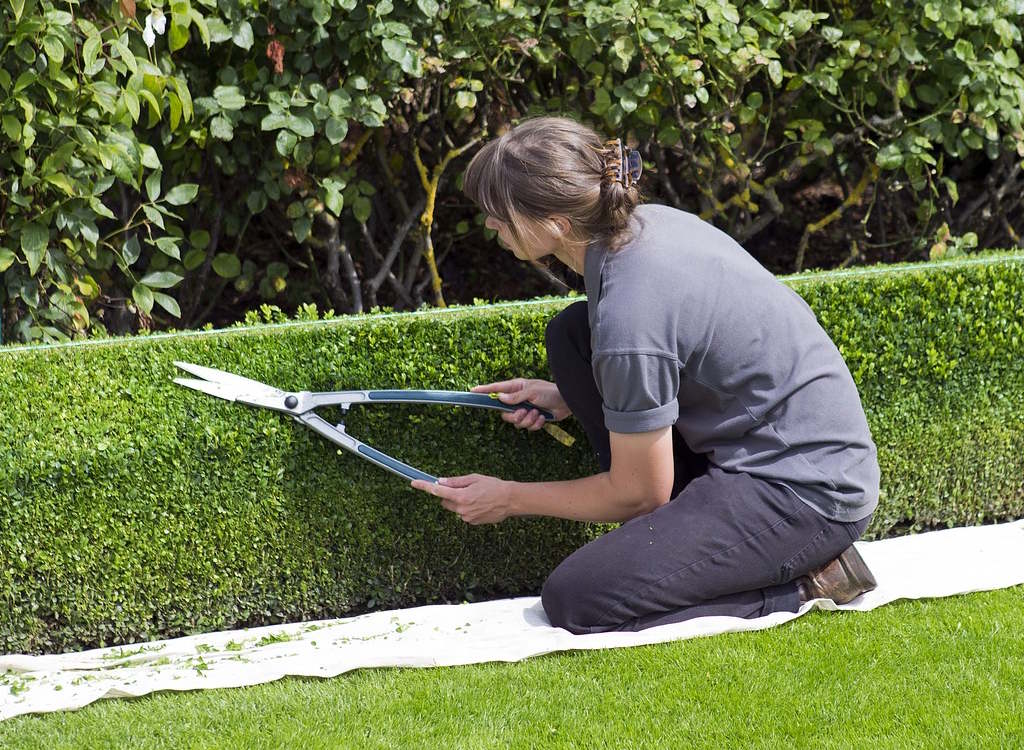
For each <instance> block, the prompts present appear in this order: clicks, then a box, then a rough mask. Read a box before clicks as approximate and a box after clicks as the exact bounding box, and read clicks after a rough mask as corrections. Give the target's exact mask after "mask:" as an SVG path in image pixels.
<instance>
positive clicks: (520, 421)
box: [470, 378, 572, 430]
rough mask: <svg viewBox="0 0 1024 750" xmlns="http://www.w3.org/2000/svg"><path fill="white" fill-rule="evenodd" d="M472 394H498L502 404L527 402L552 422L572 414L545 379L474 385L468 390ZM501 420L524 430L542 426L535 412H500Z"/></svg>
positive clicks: (522, 410) (541, 417)
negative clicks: (547, 414)
mask: <svg viewBox="0 0 1024 750" xmlns="http://www.w3.org/2000/svg"><path fill="white" fill-rule="evenodd" d="M470 390H471V391H472V392H473V393H497V394H498V399H499V400H500V401H501V402H502V403H503V404H518V403H521V402H523V401H529V402H530V403H531V404H533V405H534V406H539V407H540V408H542V409H547V410H548V411H549V412H551V414H552V415H553V416H554V420H553V421H556V422H557V421H558V420H560V419H565V418H566V417H568V416H569V415H570V414H572V412H571V411H570V410H569V407H568V406H566V403H565V400H564V399H563V398H562V394H561V393H559V391H558V386H557V385H555V384H554V383H551V382H548V381H547V380H537V379H530V378H514V379H512V380H503V381H501V382H500V383H488V384H487V385H477V386H474V387H473V388H471V389H470ZM501 418H502V419H504V420H505V421H506V422H511V423H512V424H514V425H515V426H516V427H519V428H521V429H527V430H539V429H540V428H542V427H543V426H544V423H545V422H546V421H548V420H545V419H544V417H543V415H542V414H541V413H540V412H539V411H537V410H536V409H527V408H525V407H524V408H522V409H516V410H515V411H509V412H502V414H501Z"/></svg>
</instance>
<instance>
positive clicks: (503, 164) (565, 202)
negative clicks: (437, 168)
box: [463, 117, 641, 249]
mask: <svg viewBox="0 0 1024 750" xmlns="http://www.w3.org/2000/svg"><path fill="white" fill-rule="evenodd" d="M620 161H621V152H619V151H618V148H613V147H610V146H609V145H608V144H606V143H605V142H604V141H602V139H601V137H600V136H599V135H598V134H597V133H596V132H594V131H593V130H591V129H590V128H588V127H586V126H585V125H581V124H580V123H578V122H576V121H574V120H570V119H568V118H565V117H536V118H532V119H529V120H525V121H524V122H522V123H521V124H519V125H517V126H516V127H514V128H512V129H511V130H509V131H508V132H507V133H505V134H504V135H502V136H500V137H498V138H495V139H494V140H492V141H490V142H488V143H487V144H486V145H485V146H484V147H483V148H482V149H480V151H478V152H477V153H476V155H475V156H474V157H473V159H472V161H470V163H469V166H468V167H467V168H466V174H465V178H464V180H463V190H464V192H465V193H466V195H467V196H469V198H470V199H471V200H472V201H473V202H474V203H476V204H477V206H479V207H480V209H481V210H482V211H483V212H484V213H486V214H488V215H489V216H493V217H494V218H496V219H498V220H499V221H502V222H505V223H506V224H508V225H509V227H510V229H511V230H512V234H513V235H514V236H515V237H516V238H517V239H520V240H521V239H522V238H523V237H524V235H528V234H529V233H530V231H529V224H530V223H531V222H532V223H543V222H545V221H548V219H549V217H550V216H553V215H556V214H557V215H562V216H565V217H566V218H567V219H568V220H569V223H570V225H571V227H572V229H571V232H572V234H573V236H574V238H575V239H578V240H585V241H589V240H592V239H602V240H604V241H606V242H607V243H608V245H609V247H611V248H613V249H614V248H616V247H618V246H620V245H621V244H622V243H623V242H624V241H626V240H627V239H628V233H627V232H626V229H627V227H628V225H629V217H630V214H631V213H632V212H633V209H634V208H636V206H637V205H638V204H639V203H640V201H641V195H640V192H639V191H638V190H637V188H636V186H635V185H634V184H632V183H631V181H630V180H625V181H624V182H625V183H630V184H629V185H628V187H627V184H624V182H623V181H620V180H618V179H615V177H614V173H615V171H616V170H615V165H617V164H619V163H620ZM619 171H621V167H619Z"/></svg>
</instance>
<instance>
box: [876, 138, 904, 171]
mask: <svg viewBox="0 0 1024 750" xmlns="http://www.w3.org/2000/svg"><path fill="white" fill-rule="evenodd" d="M875 164H877V165H878V166H880V167H881V168H882V169H899V167H900V166H901V165H902V164H903V152H902V151H900V147H899V146H897V145H896V144H895V143H890V144H889V145H887V146H883V147H882V148H880V149H879V150H878V154H877V155H876V156H875Z"/></svg>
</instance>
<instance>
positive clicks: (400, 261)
mask: <svg viewBox="0 0 1024 750" xmlns="http://www.w3.org/2000/svg"><path fill="white" fill-rule="evenodd" d="M160 19H163V22H162V23H163V24H164V26H161V20H160ZM1020 26H1021V9H1020V7H1019V3H1016V2H1013V1H1012V0H997V1H996V2H992V1H991V0H927V1H925V0H912V1H911V2H899V3H894V2H888V1H883V0H876V1H875V2H855V1H854V2H848V1H847V0H830V1H828V2H808V1H807V0H799V1H798V0H756V1H755V0H749V1H743V0H740V1H737V2H728V1H727V0H700V1H699V2H690V1H689V0H687V1H685V2H684V0H660V2H649V3H637V2H631V1H628V0H620V1H619V2H612V3H606V2H580V1H579V0H551V1H545V2H540V0H527V1H525V2H523V1H519V0H501V2H496V3H484V2H478V1H477V0H452V1H451V2H438V0H417V1H416V2H408V1H406V2H394V1H393V0H381V2H378V3H374V4H369V3H357V2H356V0H301V1H300V2H291V1H290V0H289V1H286V0H272V1H271V2H266V3H250V2H238V1H237V0H221V1H220V2H216V1H215V0H174V1H173V2H169V3H168V2H164V1H163V0H153V2H145V1H138V2H137V0H117V1H116V2H112V1H110V0H106V1H105V2H101V3H81V2H79V1H78V0H69V1H68V2H64V3H56V2H53V1H52V0H12V1H11V2H9V3H4V4H2V5H0V48H2V49H3V50H4V54H3V58H2V61H0V124H2V129H0V132H2V134H0V316H2V321H0V334H2V335H3V336H6V337H7V338H8V339H14V340H20V341H30V340H58V339H64V338H67V337H82V336H85V335H88V334H90V333H93V334H103V333H104V332H110V333H122V332H126V331H137V330H150V329H154V328H155V329H163V328H167V327H174V328H196V327H200V326H202V325H203V324H205V323H207V322H211V321H213V322H216V323H218V324H224V323H228V322H231V321H233V320H238V319H241V318H242V317H243V316H244V313H245V311H246V310H250V309H254V308H256V307H258V306H259V305H260V304H263V303H268V302H269V303H274V304H276V305H278V306H279V307H281V308H283V309H286V310H288V311H294V310H295V309H296V308H297V306H298V305H300V304H310V303H312V304H315V305H317V306H318V308H319V309H321V310H328V309H333V310H334V311H336V312H339V313H340V312H361V311H364V310H370V309H374V308H376V307H391V308H396V309H415V308H418V307H420V306H421V305H423V304H427V303H429V304H435V305H444V304H445V297H446V295H448V296H449V297H450V298H453V299H457V300H460V301H462V302H467V303H468V302H470V301H472V300H473V299H474V298H487V299H494V298H507V297H508V296H510V290H513V294H512V296H514V293H521V294H525V295H526V296H532V295H534V294H537V293H542V292H545V291H550V290H553V289H559V290H563V291H564V290H565V289H567V288H568V287H571V286H574V285H576V286H578V279H575V278H574V277H569V278H561V277H559V276H558V275H557V274H552V273H551V272H550V271H547V270H545V269H543V268H542V267H537V271H538V273H537V274H536V275H535V276H534V277H533V278H532V279H530V280H527V281H520V280H518V279H517V276H518V273H517V271H516V270H514V266H513V265H512V263H513V261H511V259H509V258H507V257H505V256H504V255H503V254H502V253H500V252H493V251H490V250H488V251H487V252H486V254H484V252H483V251H482V250H481V245H483V244H484V243H483V240H484V239H489V237H488V232H487V231H486V230H484V228H483V227H482V225H481V218H482V217H480V216H478V215H476V213H475V211H474V210H473V208H472V207H471V206H469V205H468V204H467V202H466V200H465V199H464V198H463V197H462V196H461V195H460V193H459V191H458V182H459V180H458V175H459V174H460V172H461V169H462V167H463V165H464V163H465V160H466V159H467V158H469V156H470V155H471V153H472V152H473V150H474V149H475V148H476V147H477V145H478V144H479V143H480V142H481V140H483V139H486V138H489V137H492V136H493V135H495V134H496V133H499V132H501V130H502V129H503V128H505V127H507V126H508V125H509V124H510V123H512V122H514V121H515V120H517V119H518V118H521V117H524V116H527V115H531V114H537V113H541V112H560V113H567V114H569V115H571V116H576V117H580V118H582V119H584V120H586V121H588V122H589V123H591V124H593V125H594V126H595V127H597V128H598V129H599V130H601V131H603V132H607V133H616V132H617V133H619V134H622V135H623V136H624V137H626V138H627V139H628V140H629V141H630V142H632V143H634V144H636V145H638V146H639V147H640V148H641V150H642V152H643V153H644V154H645V155H646V158H647V160H648V163H647V170H648V175H649V176H648V178H647V179H646V190H647V191H648V192H649V193H650V194H651V196H652V197H653V198H654V199H656V200H659V201H662V202H665V203H670V204H673V205H676V206H679V207H682V208H685V209H688V210H691V211H693V212H695V213H699V214H700V215H701V216H703V217H705V218H707V219H710V220H713V221H714V222H715V223H716V224H718V225H719V226H721V227H722V228H724V229H726V230H727V231H728V232H729V233H730V234H732V235H733V236H734V237H736V238H737V239H738V240H740V241H741V242H742V243H743V244H744V245H745V246H746V247H747V248H748V249H750V251H751V252H752V253H753V254H754V255H755V257H758V258H759V259H762V260H763V261H764V262H765V264H766V265H767V266H768V267H770V268H772V269H773V270H776V271H782V270H797V271H799V270H801V269H803V268H807V267H811V266H821V265H823V264H828V265H852V264H858V263H862V262H865V261H868V260H887V261H888V260H894V259H901V258H902V259H910V258H924V257H928V256H932V257H938V256H943V255H954V254H958V253H963V252H965V251H970V250H971V249H972V248H974V247H976V246H982V247H986V246H991V245H995V244H1002V245H1006V244H1012V243H1016V242H1018V239H1019V236H1018V228H1019V226H1020V222H1021V218H1022V215H1021V201H1022V196H1024V190H1022V188H1024V182H1022V177H1021V170H1020V159H1021V157H1022V156H1024V129H1022V127H1021V116H1022V115H1021V113H1022V111H1024V86H1022V79H1021V76H1020V72H1019V63H1020V54H1021V53H1022V42H1021V32H1020ZM161 28H162V29H163V33H160V32H159V30H160V29H161ZM147 29H148V31H147ZM961 196H963V199H961Z"/></svg>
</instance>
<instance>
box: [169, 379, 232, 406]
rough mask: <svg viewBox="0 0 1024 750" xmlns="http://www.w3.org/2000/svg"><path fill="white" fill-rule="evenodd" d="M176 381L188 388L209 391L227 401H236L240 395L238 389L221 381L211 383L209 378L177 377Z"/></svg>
mask: <svg viewBox="0 0 1024 750" xmlns="http://www.w3.org/2000/svg"><path fill="white" fill-rule="evenodd" d="M174 382H175V383H177V384H178V385H183V386H185V387H186V388H192V389H194V390H197V391H202V392H203V393H208V394H210V395H211V396H216V397H217V398H222V399H224V400H226V401H234V400H235V398H236V397H237V396H238V389H237V388H233V387H231V386H226V385H222V384H221V383H211V382H209V381H208V380H193V379H191V378H175V379H174Z"/></svg>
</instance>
